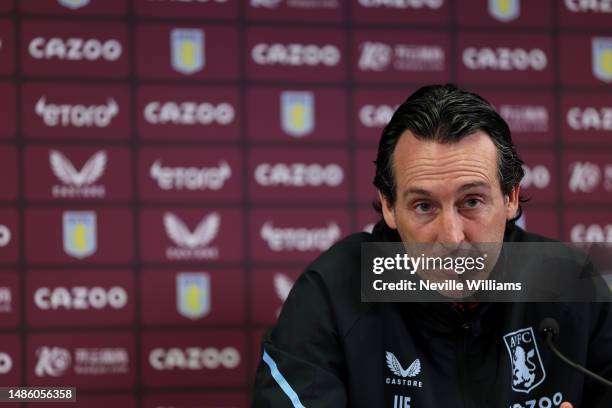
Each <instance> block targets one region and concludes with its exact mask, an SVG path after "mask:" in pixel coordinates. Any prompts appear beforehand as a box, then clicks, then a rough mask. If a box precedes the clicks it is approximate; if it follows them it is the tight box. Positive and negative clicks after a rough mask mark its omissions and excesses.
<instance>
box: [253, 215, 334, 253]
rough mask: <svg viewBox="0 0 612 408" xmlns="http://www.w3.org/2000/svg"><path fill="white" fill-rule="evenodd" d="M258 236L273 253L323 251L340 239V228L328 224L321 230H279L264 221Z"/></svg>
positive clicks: (331, 223)
mask: <svg viewBox="0 0 612 408" xmlns="http://www.w3.org/2000/svg"><path fill="white" fill-rule="evenodd" d="M259 235H260V236H261V238H262V239H264V240H265V241H266V242H267V244H268V247H269V248H270V249H271V250H272V251H274V252H280V251H298V252H305V251H324V250H326V249H328V248H329V247H330V246H332V244H333V243H334V242H336V241H337V240H338V239H339V238H340V226H339V225H338V224H336V223H335V222H330V223H328V224H327V227H323V228H279V227H274V224H273V222H272V221H266V222H265V223H264V224H263V225H262V226H261V229H260V231H259Z"/></svg>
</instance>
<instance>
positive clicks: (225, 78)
mask: <svg viewBox="0 0 612 408" xmlns="http://www.w3.org/2000/svg"><path fill="white" fill-rule="evenodd" d="M447 81H452V82H456V83H459V84H460V85H463V86H465V87H468V88H469V89H472V90H474V91H477V92H480V93H481V94H482V95H484V96H485V97H486V98H488V99H489V100H490V101H491V102H492V103H493V104H494V105H495V106H496V107H497V109H498V110H499V112H500V113H501V114H502V115H503V116H504V117H505V118H506V119H507V121H508V122H509V124H510V127H511V128H512V130H513V134H514V137H515V140H516V143H517V144H518V145H519V148H520V152H522V154H523V157H524V159H525V170H526V177H525V180H524V182H523V187H524V192H525V193H526V195H528V196H531V197H532V199H531V201H530V202H529V203H528V204H527V205H526V206H525V210H526V211H525V217H524V218H523V219H522V220H521V223H522V224H523V225H525V226H526V228H527V229H528V230H530V231H533V232H539V233H543V234H546V235H549V236H552V237H555V238H559V239H563V240H568V241H608V242H610V241H612V215H611V213H610V207H611V205H612V93H611V91H612V6H611V4H610V2H609V1H604V0H591V1H582V0H558V1H552V0H542V1H520V0H490V1H488V0H461V1H450V0H249V1H247V0H244V1H238V0H133V1H129V0H21V1H11V0H0V175H1V176H0V177H1V178H0V179H1V188H0V385H2V386H7V385H32V386H59V385H62V386H68V385H70V386H76V387H77V388H78V399H79V402H78V403H77V404H76V406H87V407H94V406H100V407H102V406H111V405H114V406H121V407H124V406H125V407H129V406H143V407H161V406H170V405H171V406H174V407H187V406H190V407H191V406H196V405H197V406H208V407H212V406H214V407H246V406H247V399H248V392H249V387H250V383H251V381H252V377H253V372H254V368H255V365H256V364H257V361H258V359H259V354H258V341H259V337H260V336H261V333H262V332H263V330H264V329H265V328H266V327H267V326H269V325H270V324H271V323H273V322H274V320H275V318H276V316H277V315H278V313H279V309H280V307H281V305H282V302H283V300H284V299H285V298H286V296H287V294H288V292H289V290H290V289H291V286H292V284H293V282H294V281H295V279H296V278H297V276H298V275H299V273H300V271H301V270H302V269H303V268H304V266H305V265H306V264H307V262H308V261H309V260H311V259H313V257H315V256H316V255H317V254H318V253H320V252H321V251H323V250H325V249H326V248H328V247H329V246H330V245H331V244H333V243H334V242H335V241H337V240H338V239H340V238H342V237H343V236H345V235H347V234H349V233H350V232H353V231H360V230H368V229H370V228H371V227H372V223H373V222H375V221H376V220H377V215H376V213H375V212H374V211H373V210H372V209H371V208H370V202H371V200H372V199H373V198H374V190H373V188H372V185H371V180H372V176H373V164H372V160H373V159H374V153H375V149H376V142H377V140H378V138H379V135H380V131H381V129H382V127H383V126H384V125H385V123H386V122H387V121H388V120H389V118H390V115H391V113H392V112H393V110H394V108H395V106H397V105H398V104H399V103H400V102H401V101H402V100H403V99H404V98H405V97H406V96H407V95H408V94H409V93H410V92H412V91H414V90H415V89H417V88H418V87H419V86H420V85H423V84H426V83H432V82H437V83H440V82H442V83H443V82H447ZM70 406H73V405H70Z"/></svg>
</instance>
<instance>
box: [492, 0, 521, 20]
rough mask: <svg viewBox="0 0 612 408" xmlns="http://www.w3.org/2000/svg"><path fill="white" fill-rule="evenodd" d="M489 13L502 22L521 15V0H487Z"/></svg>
mask: <svg viewBox="0 0 612 408" xmlns="http://www.w3.org/2000/svg"><path fill="white" fill-rule="evenodd" d="M489 14H490V15H491V17H493V18H495V19H496V20H499V21H503V22H504V23H507V22H509V21H512V20H514V19H516V18H518V17H519V16H520V15H521V1H520V0H489Z"/></svg>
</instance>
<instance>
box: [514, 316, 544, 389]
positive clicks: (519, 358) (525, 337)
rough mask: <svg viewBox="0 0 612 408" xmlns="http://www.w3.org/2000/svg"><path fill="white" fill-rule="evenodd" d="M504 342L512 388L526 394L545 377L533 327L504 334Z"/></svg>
mask: <svg viewBox="0 0 612 408" xmlns="http://www.w3.org/2000/svg"><path fill="white" fill-rule="evenodd" d="M504 343H505V344H506V348H507V349H508V354H509V356H510V362H511V363H512V389H513V390H514V391H516V392H523V393H525V394H528V393H529V392H531V390H533V389H534V388H536V387H537V386H538V385H540V384H542V382H544V379H545V378H546V371H544V364H542V358H541V357H540V351H539V350H538V344H537V343H536V338H535V336H534V334H533V328H532V327H529V328H526V329H521V330H518V331H515V332H512V333H508V334H506V335H505V336H504Z"/></svg>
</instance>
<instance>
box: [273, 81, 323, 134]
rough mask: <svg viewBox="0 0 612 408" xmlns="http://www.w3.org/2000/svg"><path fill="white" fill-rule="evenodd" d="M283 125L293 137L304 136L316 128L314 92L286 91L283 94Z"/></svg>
mask: <svg viewBox="0 0 612 408" xmlns="http://www.w3.org/2000/svg"><path fill="white" fill-rule="evenodd" d="M281 125H282V128H283V131H284V132H285V133H287V134H288V135H290V136H293V137H303V136H306V135H307V134H309V133H311V132H312V131H313V130H314V125H315V116H314V95H313V94H312V92H299V91H285V92H283V93H282V94H281Z"/></svg>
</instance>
